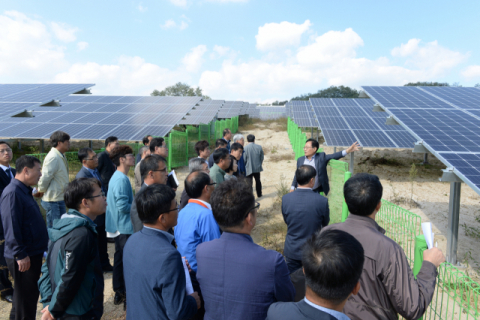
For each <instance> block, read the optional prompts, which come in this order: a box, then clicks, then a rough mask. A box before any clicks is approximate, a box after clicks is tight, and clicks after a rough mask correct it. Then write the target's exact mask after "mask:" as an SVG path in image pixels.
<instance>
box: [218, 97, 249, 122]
mask: <svg viewBox="0 0 480 320" xmlns="http://www.w3.org/2000/svg"><path fill="white" fill-rule="evenodd" d="M242 107H243V102H242V101H225V103H224V104H223V106H222V108H221V109H220V110H219V111H218V115H217V117H218V118H219V119H230V118H233V117H236V116H238V115H240V112H241V110H242Z"/></svg>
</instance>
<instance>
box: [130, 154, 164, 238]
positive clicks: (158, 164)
mask: <svg viewBox="0 0 480 320" xmlns="http://www.w3.org/2000/svg"><path fill="white" fill-rule="evenodd" d="M140 173H141V175H142V179H143V184H142V187H141V188H140V190H139V192H138V193H137V194H135V199H136V198H137V196H138V195H139V194H140V193H142V191H143V190H144V189H146V188H147V187H148V186H149V185H152V184H167V178H168V172H167V161H166V160H165V158H163V157H162V156H159V155H158V154H150V155H148V156H146V157H145V158H144V159H143V160H142V161H141V162H140ZM130 219H131V220H132V225H133V232H137V231H140V230H142V228H143V223H142V221H141V220H140V218H139V217H138V211H137V202H136V201H133V202H132V207H131V209H130Z"/></svg>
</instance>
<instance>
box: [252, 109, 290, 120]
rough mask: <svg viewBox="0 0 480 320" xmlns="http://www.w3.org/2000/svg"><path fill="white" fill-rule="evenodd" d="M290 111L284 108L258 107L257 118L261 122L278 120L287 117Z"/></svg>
mask: <svg viewBox="0 0 480 320" xmlns="http://www.w3.org/2000/svg"><path fill="white" fill-rule="evenodd" d="M289 112H290V109H289V108H286V107H285V106H272V107H266V106H258V107H257V117H259V118H260V119H263V120H267V119H278V118H282V117H286V116H290V115H289Z"/></svg>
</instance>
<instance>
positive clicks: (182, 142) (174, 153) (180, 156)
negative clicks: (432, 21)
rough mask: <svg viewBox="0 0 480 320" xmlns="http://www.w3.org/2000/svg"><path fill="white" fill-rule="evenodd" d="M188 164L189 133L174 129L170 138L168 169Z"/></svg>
mask: <svg viewBox="0 0 480 320" xmlns="http://www.w3.org/2000/svg"><path fill="white" fill-rule="evenodd" d="M186 165H188V133H187V132H180V131H175V130H172V131H171V132H170V136H169V140H168V170H170V169H171V168H175V167H181V166H186Z"/></svg>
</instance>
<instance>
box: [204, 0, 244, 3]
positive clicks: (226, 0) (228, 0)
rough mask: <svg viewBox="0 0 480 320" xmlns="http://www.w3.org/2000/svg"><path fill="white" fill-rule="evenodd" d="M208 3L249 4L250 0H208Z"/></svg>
mask: <svg viewBox="0 0 480 320" xmlns="http://www.w3.org/2000/svg"><path fill="white" fill-rule="evenodd" d="M207 1H208V2H218V3H229V2H248V0H207Z"/></svg>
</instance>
